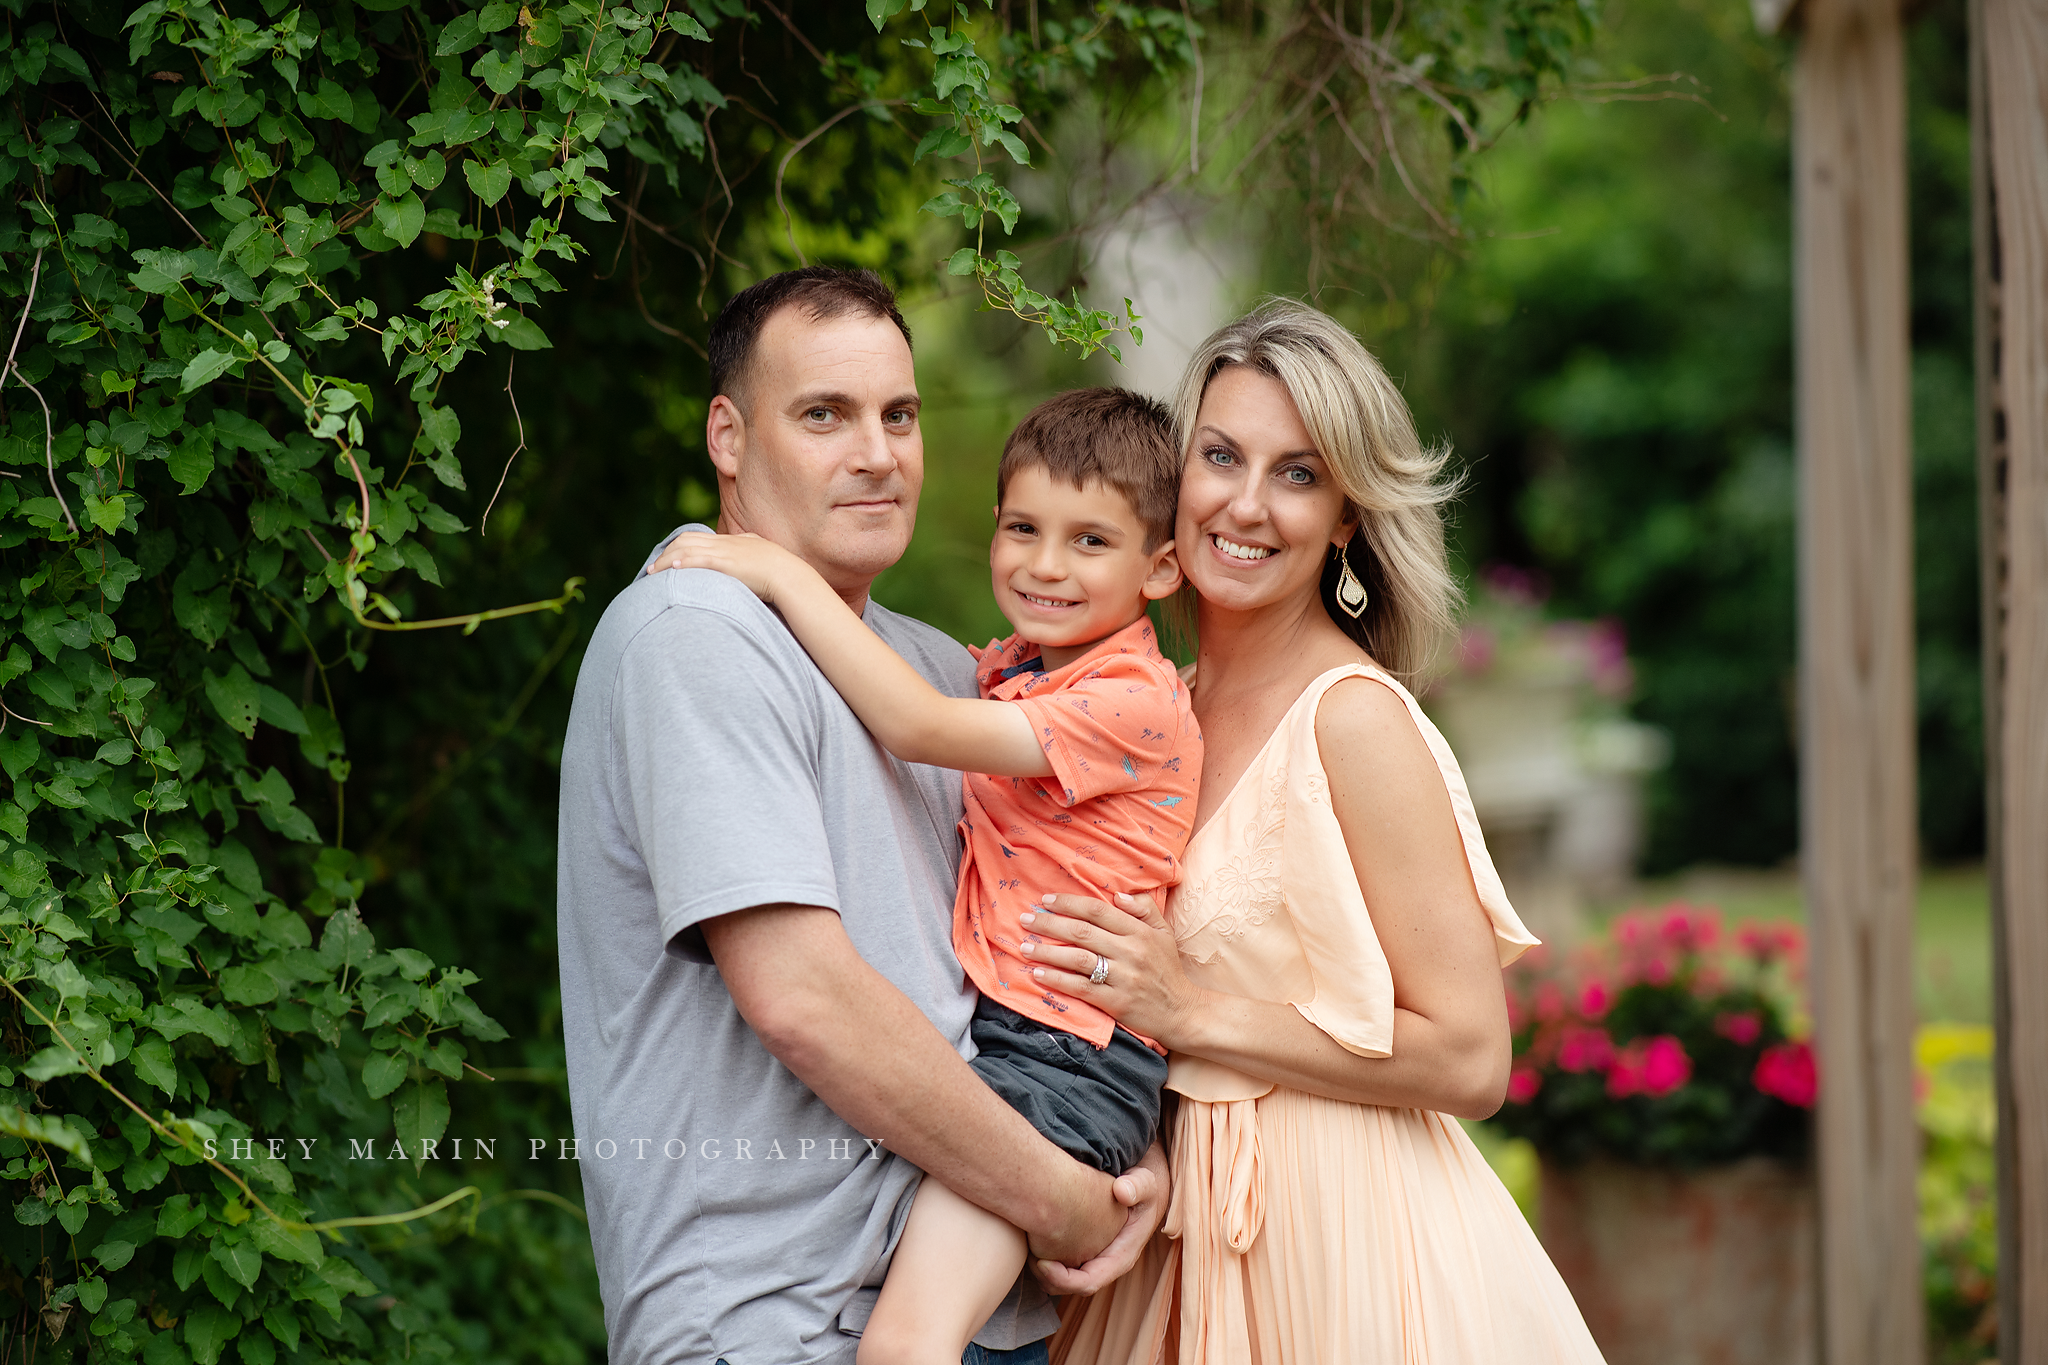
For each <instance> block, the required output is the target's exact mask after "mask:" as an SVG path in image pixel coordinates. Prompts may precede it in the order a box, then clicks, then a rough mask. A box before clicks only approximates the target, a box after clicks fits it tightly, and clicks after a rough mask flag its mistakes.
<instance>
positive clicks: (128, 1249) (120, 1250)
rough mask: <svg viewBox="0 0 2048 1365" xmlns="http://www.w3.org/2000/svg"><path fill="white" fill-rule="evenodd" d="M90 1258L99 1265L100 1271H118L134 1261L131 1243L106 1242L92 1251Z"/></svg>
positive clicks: (133, 1248) (133, 1246) (133, 1250)
mask: <svg viewBox="0 0 2048 1365" xmlns="http://www.w3.org/2000/svg"><path fill="white" fill-rule="evenodd" d="M92 1258H93V1259H94V1260H95V1261H98V1262H99V1263H100V1269H102V1270H108V1271H112V1270H119V1269H120V1268H121V1267H122V1266H124V1265H127V1264H128V1263H129V1262H130V1261H132V1260H134V1259H135V1244H134V1243H133V1242H119V1241H106V1242H101V1243H100V1244H99V1245H98V1246H96V1247H94V1248H93V1249H92Z"/></svg>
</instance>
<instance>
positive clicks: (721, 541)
mask: <svg viewBox="0 0 2048 1365" xmlns="http://www.w3.org/2000/svg"><path fill="white" fill-rule="evenodd" d="M663 569H711V570H713V571H715V572H717V573H722V574H729V575H731V576H732V577H734V578H737V579H738V580H739V581H740V582H742V583H744V584H746V585H747V590H748V591H749V592H751V593H753V594H754V595H755V596H756V597H759V598H760V599H761V600H762V601H763V602H773V601H774V600H775V594H776V592H777V590H778V589H779V588H781V587H783V586H784V585H787V584H788V583H789V582H790V576H791V575H792V574H795V573H797V572H803V573H808V574H810V575H812V576H813V577H816V574H817V571H816V570H815V569H813V568H811V566H810V565H808V564H806V563H805V562H804V561H803V560H801V559H799V558H797V557H796V556H795V555H793V554H791V553H790V552H789V551H787V550H785V549H783V548H782V547H781V546H780V545H777V544H776V543H775V542H774V541H772V540H763V539H762V538H761V537H759V536H756V535H726V536H717V535H706V534H705V533H704V532H702V531H685V532H683V533H682V534H681V535H679V536H677V537H676V538H675V539H674V540H671V541H670V542H669V543H668V548H667V549H665V550H663V551H662V552H661V558H659V559H657V560H655V561H654V562H653V563H652V564H650V565H648V566H647V572H649V573H660V572H661V571H662V570H663Z"/></svg>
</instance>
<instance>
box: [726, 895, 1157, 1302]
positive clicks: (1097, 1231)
mask: <svg viewBox="0 0 2048 1365" xmlns="http://www.w3.org/2000/svg"><path fill="white" fill-rule="evenodd" d="M703 930H704V940H705V943H706V946H707V947H708V948H709V949H710V952H711V957H712V960H713V961H714V962H716V963H717V965H718V970H719V974H720V975H721V976H723V977H724V978H725V984H726V989H727V990H728V991H730V992H731V994H732V998H733V1003H734V1004H735V1005H737V1006H738V1007H739V1011H740V1015H741V1017H743V1018H744V1019H745V1020H746V1021H747V1023H748V1025H749V1026H750V1027H752V1028H753V1030H754V1032H755V1033H756V1034H758V1035H759V1036H760V1038H761V1042H762V1044H763V1045H764V1046H765V1047H767V1049H768V1051H769V1052H770V1053H772V1054H773V1055H774V1056H775V1058H776V1059H777V1060H778V1061H780V1062H781V1063H782V1064H783V1065H784V1066H786V1067H788V1068H789V1069H790V1071H791V1072H792V1073H793V1074H794V1075H795V1076H796V1077H797V1079H798V1080H800V1081H802V1082H803V1083H804V1084H805V1085H807V1086H809V1087H810V1088H811V1089H812V1090H813V1091H814V1092H815V1093H816V1094H817V1095H818V1097H819V1098H820V1099H822V1100H824V1101H825V1103H826V1104H827V1105H829V1106H831V1108H832V1110H833V1112H835V1113H837V1114H838V1115H839V1116H840V1117H841V1118H843V1119H845V1120H846V1121H847V1122H848V1123H850V1124H852V1125H853V1126H854V1127H855V1128H856V1129H858V1130H859V1131H861V1132H862V1133H865V1134H867V1135H868V1136H870V1137H876V1138H880V1139H882V1140H883V1141H884V1142H885V1143H887V1145H888V1147H889V1149H890V1150H891V1151H894V1152H896V1153H898V1154H899V1155H901V1156H903V1157H906V1158H908V1159H909V1160H910V1161H911V1162H912V1163H913V1164H915V1165H917V1166H919V1167H921V1168H922V1169H923V1170H924V1171H926V1172H927V1173H928V1174H930V1175H932V1176H934V1177H936V1178H937V1179H939V1180H940V1181H942V1182H944V1183H945V1185H946V1186H947V1187H948V1188H949V1189H952V1190H954V1191H955V1192H956V1193H958V1194H960V1195H961V1196H963V1197H964V1198H967V1199H970V1200H972V1201H973V1202H974V1203H976V1204H979V1205H981V1206H982V1207H983V1208H985V1209H988V1210H989V1211H990V1212H991V1213H994V1214H996V1215H998V1216H999V1217H1001V1218H1003V1219H1005V1220H1007V1221H1008V1222H1010V1223H1011V1224H1013V1225H1014V1226H1016V1227H1018V1228H1021V1229H1023V1230H1024V1232H1025V1233H1026V1234H1027V1235H1029V1237H1030V1239H1031V1247H1032V1253H1033V1255H1034V1256H1037V1257H1041V1258H1044V1259H1048V1260H1053V1261H1059V1262H1064V1263H1067V1264H1072V1265H1080V1264H1081V1263H1083V1262H1085V1261H1087V1260H1088V1259H1089V1258H1090V1257H1093V1256H1096V1255H1097V1253H1099V1252H1101V1251H1102V1250H1103V1249H1104V1247H1105V1245H1106V1244H1108V1243H1109V1242H1110V1240H1111V1238H1112V1237H1114V1236H1115V1235H1116V1233H1117V1232H1118V1230H1119V1229H1121V1228H1123V1227H1124V1226H1125V1224H1126V1221H1127V1220H1126V1215H1125V1211H1124V1208H1123V1206H1122V1205H1121V1204H1120V1203H1118V1202H1117V1201H1116V1200H1115V1199H1114V1198H1113V1197H1112V1190H1111V1182H1110V1177H1109V1176H1107V1175H1104V1174H1103V1173H1102V1172H1100V1171H1094V1170H1090V1169H1089V1168H1088V1167H1086V1166H1083V1165H1082V1164H1081V1163H1079V1162H1077V1161H1075V1160H1074V1159H1073V1158H1071V1157H1069V1156H1067V1155H1066V1154H1065V1153H1063V1152H1061V1151H1060V1150H1059V1149H1058V1148H1056V1147H1054V1146H1053V1145H1052V1144H1051V1143H1049V1142H1047V1141H1046V1140H1045V1139H1044V1138H1042V1137H1040V1136H1039V1135H1038V1133H1037V1132H1036V1130H1034V1129H1033V1128H1032V1127H1031V1125H1030V1124H1029V1123H1028V1122H1026V1121H1025V1119H1024V1118H1023V1116H1022V1115H1020V1114H1018V1113H1017V1112H1016V1111H1015V1110H1014V1109H1012V1108H1010V1106H1009V1105H1007V1104H1005V1103H1003V1101H1002V1100H1001V1099H999V1098H997V1096H996V1094H995V1092H994V1091H992V1090H990V1089H989V1088H988V1087H987V1086H986V1085H984V1084H983V1083H982V1081H981V1079H980V1078H979V1077H977V1076H976V1075H975V1074H974V1072H973V1071H972V1069H970V1068H969V1067H968V1065H967V1063H965V1062H964V1061H962V1060H961V1059H960V1057H959V1054H957V1053H955V1052H954V1051H953V1049H952V1048H951V1047H949V1046H948V1045H947V1044H946V1041H945V1039H943V1038H941V1037H940V1036H939V1034H938V1031H937V1030H935V1029H934V1028H932V1026H931V1024H930V1022H929V1021H928V1020H926V1019H925V1017H924V1015H923V1014H922V1013H920V1012H919V1010H918V1009H917V1007H916V1006H914V1005H912V1004H911V1003H910V1001H909V999H908V998H907V997H905V996H904V995H903V993H902V992H901V991H899V990H897V989H896V988H895V987H894V986H892V985H891V984H889V982H888V981H887V980H885V979H884V978H883V977H882V976H881V975H880V974H879V973H878V972H876V971H875V970H874V968H872V967H870V966H869V965H868V964H867V963H866V962H865V961H863V960H862V958H861V956H860V954H859V953H857V952H856V951H854V947H853V944H852V942H851V941H850V940H849V939H848V938H847V936H846V931H845V928H844V927H843V926H842V925H841V924H840V922H839V916H838V915H837V914H835V913H834V912H832V911H830V910H825V909H820V908H818V907H815V906H800V905H774V906H761V907H757V908H755V909H751V910H741V911H737V912H735V913H732V914H728V915H721V916H719V917H717V918H715V919H710V920H706V921H704V923H703ZM1130 1178H1131V1177H1126V1179H1130ZM1132 1251H1133V1254H1135V1248H1133V1249H1132Z"/></svg>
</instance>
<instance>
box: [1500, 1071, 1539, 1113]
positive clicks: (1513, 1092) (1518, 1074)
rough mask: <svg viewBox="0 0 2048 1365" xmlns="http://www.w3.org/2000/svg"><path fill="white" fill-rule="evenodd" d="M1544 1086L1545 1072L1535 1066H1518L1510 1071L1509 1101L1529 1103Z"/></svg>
mask: <svg viewBox="0 0 2048 1365" xmlns="http://www.w3.org/2000/svg"><path fill="white" fill-rule="evenodd" d="M1542 1088H1543V1073H1542V1072H1540V1071H1538V1070H1537V1069H1536V1068H1535V1067H1533V1066H1518V1067H1516V1068H1515V1069H1514V1070H1513V1071H1510V1072H1509V1073H1508V1103H1509V1104H1527V1103H1528V1102H1529V1101H1530V1100H1533V1099H1535V1098H1536V1092H1537V1091H1539V1090H1541V1089H1542Z"/></svg>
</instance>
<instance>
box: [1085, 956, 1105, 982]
mask: <svg viewBox="0 0 2048 1365" xmlns="http://www.w3.org/2000/svg"><path fill="white" fill-rule="evenodd" d="M1088 984H1089V985H1091V986H1106V985H1108V984H1109V959H1108V958H1106V957H1104V956H1103V955H1102V954H1101V953H1097V954H1096V955H1095V970H1094V971H1092V972H1090V973H1088Z"/></svg>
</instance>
